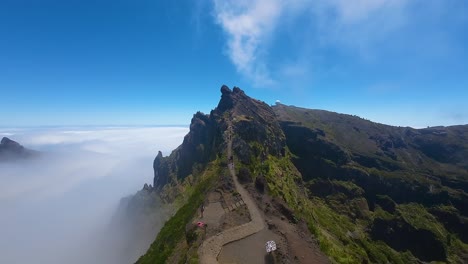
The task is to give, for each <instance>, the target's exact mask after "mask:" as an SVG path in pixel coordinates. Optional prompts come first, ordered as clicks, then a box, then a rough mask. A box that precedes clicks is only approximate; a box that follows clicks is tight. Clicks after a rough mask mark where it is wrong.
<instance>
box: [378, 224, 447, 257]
mask: <svg viewBox="0 0 468 264" xmlns="http://www.w3.org/2000/svg"><path fill="white" fill-rule="evenodd" d="M371 234H372V237H373V239H375V240H382V241H384V242H385V243H387V244H388V245H390V246H391V247H392V248H394V249H396V250H398V251H405V250H409V251H411V253H413V255H414V256H416V257H417V258H419V259H420V260H423V261H444V260H445V259H446V258H447V252H446V248H445V246H444V243H443V242H442V241H441V240H440V239H439V238H437V236H436V235H435V234H434V233H433V232H431V231H429V230H426V229H416V228H414V227H413V226H412V225H410V224H408V223H407V222H405V221H403V220H401V219H391V220H387V219H381V218H376V219H375V220H374V223H373V225H372V230H371Z"/></svg>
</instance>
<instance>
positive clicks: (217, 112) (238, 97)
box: [153, 85, 286, 189]
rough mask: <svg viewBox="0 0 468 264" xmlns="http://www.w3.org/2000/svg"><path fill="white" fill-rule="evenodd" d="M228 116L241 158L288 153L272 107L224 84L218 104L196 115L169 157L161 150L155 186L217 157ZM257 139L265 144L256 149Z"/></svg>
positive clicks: (187, 172) (182, 176) (184, 175)
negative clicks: (207, 112)
mask: <svg viewBox="0 0 468 264" xmlns="http://www.w3.org/2000/svg"><path fill="white" fill-rule="evenodd" d="M228 119H229V120H233V123H232V126H233V132H234V139H233V149H234V152H235V153H236V154H237V155H238V157H239V158H241V162H243V163H246V164H247V163H249V161H250V157H251V156H252V155H255V156H263V157H265V156H266V155H268V154H271V155H277V156H281V155H284V153H285V147H286V141H285V137H284V134H283V132H282V130H281V127H280V125H279V123H278V122H277V121H276V117H275V113H274V112H273V110H272V109H271V107H270V106H268V105H267V104H266V103H264V102H261V101H258V100H255V99H253V98H250V97H249V96H247V95H246V94H245V93H244V91H242V90H241V89H240V88H238V87H234V88H233V90H232V91H231V89H229V87H227V86H226V85H223V86H222V87H221V99H220V101H219V104H218V106H217V107H216V108H215V109H214V110H212V111H211V113H210V114H209V115H206V114H203V113H201V112H197V113H196V114H195V115H194V116H193V118H192V121H191V123H190V131H189V133H188V134H187V135H186V136H185V137H184V141H183V143H182V144H181V145H180V146H179V147H178V148H177V149H176V150H174V151H173V152H172V153H171V155H170V156H169V157H162V154H160V153H158V156H157V157H156V159H155V161H154V163H153V169H154V182H153V185H154V187H155V188H157V189H158V188H161V187H162V186H164V185H165V184H167V183H169V182H171V181H172V180H175V179H179V180H181V179H184V178H185V177H187V176H188V175H190V174H191V173H192V172H193V169H194V167H196V166H197V164H206V163H207V162H208V161H210V160H212V159H214V158H215V157H216V155H217V154H218V153H220V152H221V151H222V149H223V144H225V142H224V139H223V133H224V132H225V131H226V130H227V128H228V124H227V120H228ZM253 142H255V143H256V144H259V145H261V146H262V148H261V149H260V148H254V149H253V148H252V146H251V143H253ZM171 177H172V179H171Z"/></svg>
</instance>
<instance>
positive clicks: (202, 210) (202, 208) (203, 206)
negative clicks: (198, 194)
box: [200, 204, 205, 218]
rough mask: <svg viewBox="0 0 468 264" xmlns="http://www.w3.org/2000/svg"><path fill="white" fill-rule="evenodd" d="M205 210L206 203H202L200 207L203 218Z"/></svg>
mask: <svg viewBox="0 0 468 264" xmlns="http://www.w3.org/2000/svg"><path fill="white" fill-rule="evenodd" d="M204 211H205V205H204V204H202V206H201V208H200V212H201V218H203V212H204Z"/></svg>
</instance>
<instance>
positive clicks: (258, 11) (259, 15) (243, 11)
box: [214, 0, 282, 86]
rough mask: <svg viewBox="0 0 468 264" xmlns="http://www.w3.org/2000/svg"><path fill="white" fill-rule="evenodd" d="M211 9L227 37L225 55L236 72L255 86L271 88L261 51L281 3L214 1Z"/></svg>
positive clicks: (270, 1)
mask: <svg viewBox="0 0 468 264" xmlns="http://www.w3.org/2000/svg"><path fill="white" fill-rule="evenodd" d="M214 6H215V16H216V21H217V23H218V24H219V25H220V26H221V27H222V28H223V30H224V31H225V32H226V34H227V36H228V38H227V49H228V50H227V53H228V56H229V58H230V59H231V61H232V62H233V63H234V65H235V66H236V68H237V70H238V71H239V72H240V73H241V74H243V75H245V76H246V77H247V78H249V79H250V80H252V81H253V82H254V83H255V85H258V86H268V85H272V84H273V83H274V80H273V79H272V78H271V76H270V72H269V69H268V67H267V65H266V63H265V62H264V61H263V58H262V56H263V54H262V48H264V45H265V41H266V39H267V38H268V37H269V35H270V34H271V33H272V31H273V30H274V29H275V25H276V23H277V21H278V17H279V16H280V15H281V11H282V3H281V1H278V0H255V1H249V0H240V1H239V0H227V1H223V0H214Z"/></svg>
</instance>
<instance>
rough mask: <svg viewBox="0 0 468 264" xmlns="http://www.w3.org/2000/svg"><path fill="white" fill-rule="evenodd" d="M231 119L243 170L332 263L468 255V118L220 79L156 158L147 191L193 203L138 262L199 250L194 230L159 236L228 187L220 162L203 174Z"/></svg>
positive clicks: (261, 196) (257, 192)
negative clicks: (275, 97)
mask: <svg viewBox="0 0 468 264" xmlns="http://www.w3.org/2000/svg"><path fill="white" fill-rule="evenodd" d="M230 126H232V131H233V138H232V150H233V153H234V157H233V158H234V160H235V161H236V169H237V173H238V177H239V180H240V181H241V182H242V183H243V184H244V186H245V188H246V189H248V190H249V192H250V194H251V195H252V196H253V197H256V202H257V203H258V206H259V208H261V209H262V210H264V213H265V214H270V215H271V216H272V217H273V216H275V215H278V214H279V215H282V217H283V218H284V219H287V220H288V221H289V222H290V223H297V224H298V225H299V224H300V223H301V221H303V222H304V223H306V225H307V227H308V228H309V230H310V232H311V234H305V235H306V236H309V238H312V237H314V238H315V239H316V240H317V241H318V243H319V245H320V249H321V250H322V251H323V252H324V253H325V254H327V255H328V257H329V258H330V260H331V262H334V263H335V262H336V263H420V262H421V261H427V262H430V261H442V262H448V263H466V262H468V158H467V157H468V125H461V126H450V127H431V128H425V129H413V128H409V127H395V126H388V125H383V124H378V123H374V122H371V121H368V120H365V119H362V118H359V117H356V116H351V115H345V114H338V113H333V112H329V111H323V110H311V109H304V108H299V107H294V106H286V105H282V104H277V105H275V106H269V105H267V104H266V103H264V102H262V101H259V100H256V99H253V98H250V97H249V96H247V95H246V94H245V93H244V91H242V90H241V89H239V88H238V87H234V88H233V90H232V91H231V90H230V89H229V88H228V87H227V86H223V87H221V99H220V101H219V104H218V106H217V107H216V108H215V109H214V110H212V111H211V113H210V114H209V115H205V114H203V113H200V112H198V113H196V114H195V115H194V116H193V118H192V122H191V125H190V131H189V133H188V134H187V135H186V136H185V138H184V141H183V143H182V144H181V145H180V146H179V147H178V148H177V149H176V150H174V151H173V152H172V153H171V155H169V156H167V157H164V156H163V155H162V153H160V152H159V153H158V155H157V157H156V158H155V160H154V164H153V167H154V174H155V177H154V181H153V187H151V188H146V190H148V191H149V192H152V191H157V192H158V194H159V195H160V197H161V198H162V199H163V200H164V201H166V202H168V203H172V202H178V203H180V202H181V201H192V202H193V201H196V202H194V204H187V203H185V204H184V203H182V204H183V206H182V207H181V209H180V210H179V212H177V214H176V215H175V216H174V217H173V218H172V219H170V220H169V221H168V222H167V224H166V226H165V227H164V228H163V229H162V231H161V233H162V234H160V235H158V238H157V239H156V241H155V243H154V244H153V245H152V247H151V248H150V249H149V251H148V253H147V254H146V255H144V256H142V258H140V260H139V262H138V263H150V262H151V261H156V260H158V261H162V260H164V261H167V260H168V259H169V260H170V259H179V258H180V257H182V258H183V257H184V256H180V255H181V254H182V255H184V254H185V258H187V259H189V258H196V256H194V255H193V254H195V253H193V252H196V249H193V247H197V245H198V244H196V243H194V242H193V241H192V242H190V241H191V240H190V241H189V240H187V241H183V240H184V238H183V237H182V235H181V236H176V237H174V238H173V239H175V241H174V242H173V243H175V244H171V245H179V246H178V247H180V245H182V244H183V245H185V246H184V251H183V252H181V251H180V250H178V251H173V248H172V246H171V248H168V247H169V246H168V244H167V243H165V240H164V239H166V240H167V239H168V238H169V237H171V236H170V234H171V232H175V230H169V229H168V228H175V227H178V226H180V225H184V224H188V223H189V222H187V221H193V218H192V217H195V216H194V214H195V211H196V208H197V206H198V203H201V200H200V199H202V198H203V195H206V193H208V191H209V190H212V189H213V188H218V190H229V184H227V183H225V182H224V178H223V177H222V176H221V175H222V173H220V174H221V175H218V174H215V175H216V176H210V177H212V178H206V176H203V175H212V173H211V172H213V171H217V170H220V171H222V168H223V166H226V164H227V162H228V161H227V159H228V157H226V156H225V149H226V142H225V141H224V139H223V135H224V136H225V135H226V134H225V132H226V131H227V128H228V127H230ZM224 138H225V137H224ZM220 166H221V167H220ZM213 177H214V178H213ZM207 181H214V184H212V185H207V184H206V182H207ZM213 186H217V187H213ZM197 190H204V191H203V192H201V193H200V192H198V191H197ZM194 197H196V199H195V198H194ZM200 197H201V198H200ZM204 199H206V197H205V198H204ZM271 200H273V201H274V202H271ZM283 218H282V219H283ZM190 219H192V220H190ZM274 228H278V227H277V226H275V227H274ZM279 231H281V230H279ZM283 231H284V230H283ZM279 234H281V232H279ZM285 239H286V238H285ZM286 240H287V239H286ZM177 241H179V242H177ZM178 243H179V244H178ZM184 252H185V253H184ZM187 252H188V253H187ZM174 256H176V257H174ZM282 258H283V259H282V260H283V261H293V260H292V259H290V258H293V256H287V255H283V256H282ZM148 261H150V262H148ZM294 261H298V262H299V263H307V262H301V260H299V259H294ZM156 262H157V261H156ZM169 263H170V261H169Z"/></svg>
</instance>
